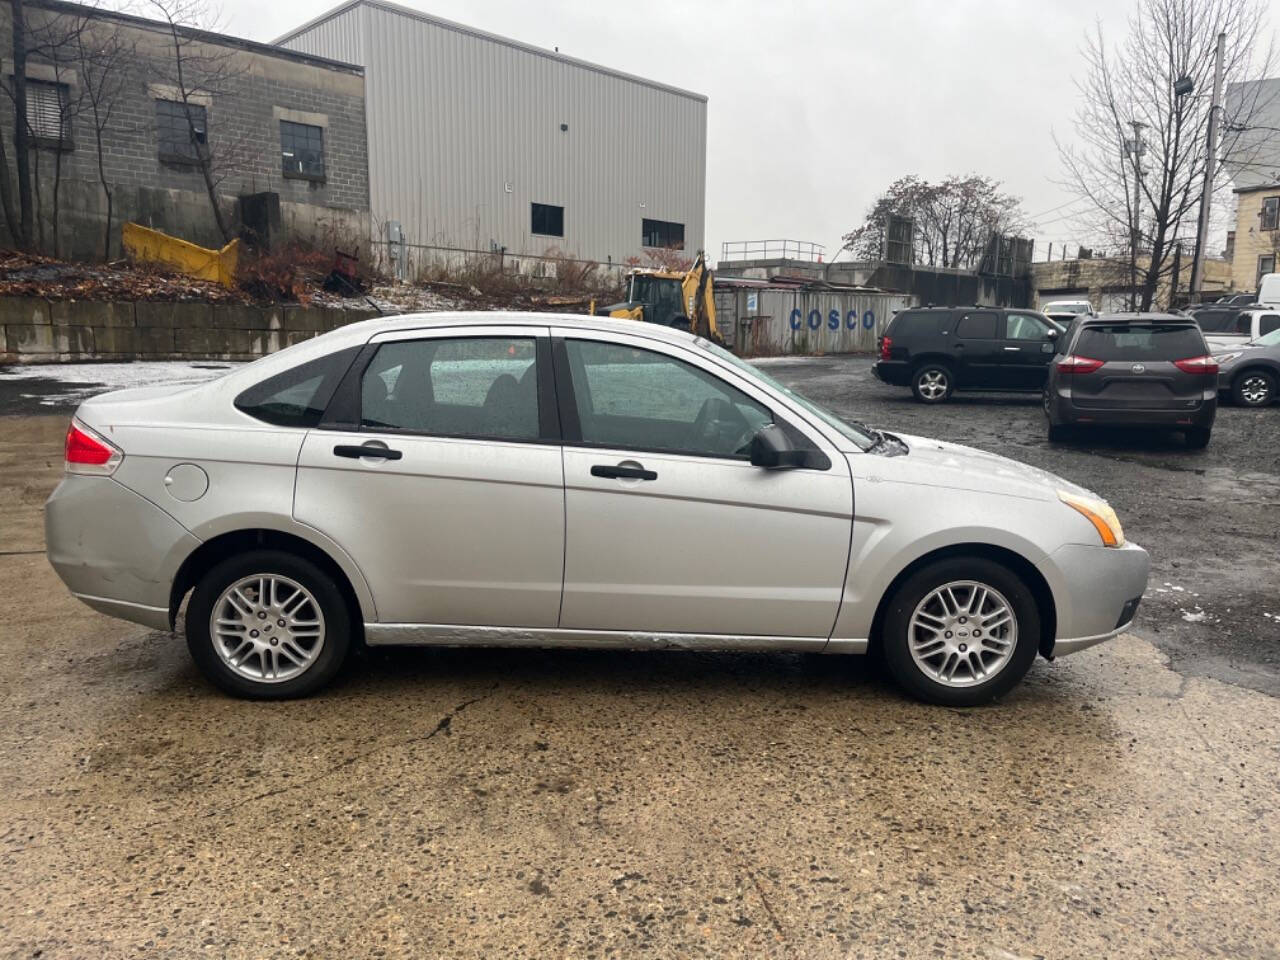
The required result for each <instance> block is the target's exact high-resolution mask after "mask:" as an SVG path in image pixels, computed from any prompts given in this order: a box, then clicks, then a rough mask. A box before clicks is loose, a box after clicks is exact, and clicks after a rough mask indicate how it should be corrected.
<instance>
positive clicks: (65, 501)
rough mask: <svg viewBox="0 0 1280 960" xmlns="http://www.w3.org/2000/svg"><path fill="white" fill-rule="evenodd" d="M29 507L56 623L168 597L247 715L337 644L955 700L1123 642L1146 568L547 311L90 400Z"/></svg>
mask: <svg viewBox="0 0 1280 960" xmlns="http://www.w3.org/2000/svg"><path fill="white" fill-rule="evenodd" d="M855 492H856V500H855ZM922 497H923V498H927V499H928V502H929V509H928V510H921V509H920V508H919V504H920V502H921V498H922ZM855 504H856V510H855ZM45 513H46V530H47V538H46V539H47V544H48V554H49V559H50V561H51V563H52V564H53V567H54V569H55V570H57V572H58V574H59V575H60V576H61V577H62V579H63V580H64V581H65V582H66V584H67V585H68V586H69V587H70V588H71V590H72V592H73V593H74V594H75V595H76V596H77V597H79V598H80V599H81V600H83V601H84V602H85V603H87V604H89V605H90V606H91V607H93V608H95V609H97V610H100V611H102V612H104V613H107V614H110V615H112V616H116V617H120V618H122V619H125V620H131V621H135V622H137V623H142V624H145V625H147V626H149V627H152V628H154V629H157V630H168V629H172V627H173V624H174V623H175V620H176V618H177V615H178V611H179V609H180V607H181V606H182V604H183V602H184V600H185V601H186V617H185V624H186V641H187V646H188V647H189V649H190V652H191V655H192V656H193V658H194V659H195V662H196V663H197V664H198V665H199V667H200V669H201V670H203V671H204V673H205V674H206V675H207V676H208V677H209V679H210V680H212V681H213V682H214V683H215V684H217V685H218V686H219V687H221V688H222V689H224V690H226V691H229V692H230V693H233V694H237V695H240V696H246V697H258V698H281V697H292V696H299V695H303V694H306V693H310V692H312V691H314V690H316V689H318V688H320V687H322V686H323V685H324V684H325V683H327V682H328V681H330V680H331V679H332V678H333V677H334V676H335V674H336V673H337V671H338V670H339V668H340V666H341V664H342V662H343V660H344V658H345V657H346V655H347V652H348V650H349V649H350V648H351V646H352V645H353V644H355V643H358V642H361V641H363V642H364V643H367V644H371V645H379V644H433V645H434V644H448V645H471V646H477V645H478V646H493V645H537V646H547V647H608V648H613V647H629V648H642V649H655V648H663V649H666V648H671V649H681V650H687V649H727V650H793V651H815V652H818V651H821V652H826V653H865V652H867V651H868V649H869V648H871V647H873V646H874V647H877V648H878V649H879V650H880V651H881V652H882V654H883V657H884V659H885V661H886V663H887V664H888V666H889V669H890V670H891V671H892V673H893V675H894V676H895V677H896V678H897V679H898V681H899V682H900V683H901V684H902V685H903V686H904V687H905V688H906V689H907V690H909V691H910V692H911V693H913V694H915V695H916V696H918V697H921V698H923V699H925V700H930V701H934V702H937V703H944V704H951V705H969V704H976V703H979V702H983V701H986V700H990V699H991V698H992V697H995V696H998V695H1000V694H1002V693H1004V692H1005V691H1007V690H1008V689H1010V688H1011V687H1012V686H1013V685H1014V684H1015V683H1017V681H1018V680H1019V678H1021V677H1022V675H1023V674H1024V673H1025V672H1026V671H1027V669H1028V667H1029V665H1030V663H1031V662H1032V660H1033V659H1034V658H1035V655H1036V653H1037V652H1039V653H1041V654H1043V655H1045V656H1047V657H1055V656H1060V655H1062V654H1066V653H1071V652H1073V651H1076V650H1080V649H1082V648H1084V647H1088V646H1090V645H1092V644H1095V643H1098V642H1099V641H1102V640H1105V639H1107V638H1109V637H1111V636H1114V635H1115V634H1116V633H1118V632H1119V631H1121V630H1123V629H1124V628H1125V627H1126V626H1128V624H1129V623H1130V622H1131V621H1132V620H1133V617H1134V614H1135V611H1136V609H1137V606H1138V602H1139V600H1140V599H1141V597H1142V593H1143V590H1144V588H1145V586H1146V582H1147V572H1148V559H1147V555H1146V553H1145V551H1143V550H1142V549H1141V548H1140V547H1138V546H1136V545H1134V544H1132V543H1127V542H1126V541H1125V538H1124V532H1123V530H1122V529H1121V526H1120V522H1119V521H1118V520H1117V518H1116V516H1115V513H1114V512H1113V511H1112V509H1111V508H1110V507H1109V506H1108V505H1107V504H1106V503H1105V502H1104V501H1102V500H1100V499H1099V498H1097V497H1096V496H1094V495H1093V494H1091V493H1089V492H1088V491H1086V490H1083V489H1081V488H1080V487H1077V486H1075V485H1073V484H1071V483H1070V482H1068V481H1066V480H1062V479H1060V478H1058V477H1055V476H1053V475H1051V474H1048V473H1045V472H1043V471H1041V470H1036V469H1034V468H1032V467H1028V466H1025V465H1023V464H1020V463H1016V462H1014V461H1011V460H1006V459H1004V458H1002V457H998V456H995V455H993V454H989V453H983V452H981V451H978V450H972V449H968V448H966V447H961V446H957V445H955V444H949V443H940V442H938V441H935V440H927V439H924V438H919V437H910V436H894V435H892V434H889V433H884V432H881V431H877V430H872V429H869V428H866V427H862V426H859V425H857V424H851V423H846V422H844V421H842V420H839V419H838V418H836V417H835V416H833V415H832V414H831V413H829V412H827V411H826V410H824V409H822V408H821V407H819V406H817V405H816V404H814V403H811V402H810V401H808V400H806V399H805V398H804V397H802V396H800V395H799V394H797V393H794V392H792V391H791V390H789V389H788V388H787V387H784V386H782V385H781V384H779V383H777V382H775V381H773V380H771V379H770V378H769V377H768V376H766V375H765V374H764V373H762V372H761V371H760V370H758V369H757V368H755V367H753V366H751V365H750V364H747V363H745V362H744V361H742V360H739V359H738V358H737V357H735V356H733V355H732V354H730V353H728V352H726V351H724V350H722V349H720V348H719V347H716V346H715V345H713V344H711V343H709V342H707V341H706V340H703V339H696V338H694V337H693V336H692V335H690V334H689V333H687V332H682V331H679V330H673V329H668V328H663V327H658V326H656V325H650V324H637V323H633V322H629V321H623V320H610V319H605V318H590V319H589V318H572V317H561V316H550V315H546V314H507V313H501V314H450V315H434V316H410V317H397V318H395V319H390V320H373V321H366V322H363V323H356V324H352V325H350V326H346V327H342V328H341V329H339V330H336V331H333V332H331V333H328V334H325V335H324V336H321V337H317V338H316V339H314V340H309V341H307V342H305V343H301V344H298V345H295V346H293V347H290V348H288V349H286V350H283V351H281V352H280V353H277V354H275V355H273V356H270V357H267V358H264V359H262V360H259V361H257V362H255V363H252V364H249V365H247V366H245V367H243V368H241V369H238V370H235V371H233V372H231V373H229V374H227V375H225V376H224V377H222V378H221V379H219V380H216V381H213V382H210V383H206V384H202V385H199V386H192V387H150V388H142V389H134V390H125V391H119V392H116V393H108V394H104V395H102V396H99V397H97V398H94V399H92V400H89V401H87V402H85V403H84V404H82V405H81V406H80V408H79V409H78V410H77V412H76V414H75V417H74V419H73V421H72V423H71V427H70V430H69V431H68V434H67V444H66V475H65V477H64V478H63V480H62V482H61V483H60V484H59V485H58V487H57V489H56V490H55V491H54V492H53V495H52V496H51V497H50V499H49V501H48V503H47V504H46V507H45Z"/></svg>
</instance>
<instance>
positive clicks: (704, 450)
mask: <svg viewBox="0 0 1280 960" xmlns="http://www.w3.org/2000/svg"><path fill="white" fill-rule="evenodd" d="M563 335H564V339H563V340H562V341H558V342H557V344H556V347H555V350H554V357H555V361H556V377H557V381H556V382H557V388H558V392H559V395H560V398H561V424H562V427H563V430H564V435H565V439H566V443H565V448H564V469H565V531H566V540H565V583H564V602H563V605H562V609H561V615H560V626H561V627H562V628H565V629H578V630H600V631H624V632H655V633H681V634H716V635H728V636H788V637H804V638H812V639H813V640H814V642H815V646H818V645H820V641H823V640H825V638H827V637H828V636H830V634H831V630H832V627H833V625H834V623H835V618H836V613H837V611H838V609H839V606H840V597H841V593H842V590H843V583H844V577H845V568H846V565H847V562H848V555H849V537H850V532H851V525H852V509H853V489H852V481H851V479H850V474H849V468H848V464H847V462H846V461H845V459H844V457H843V456H842V455H841V454H839V453H838V452H836V451H835V450H834V449H830V448H829V447H828V446H826V445H825V441H822V440H815V438H813V437H811V436H808V435H807V433H806V432H803V431H797V430H796V428H795V427H794V426H790V425H788V426H786V427H784V429H787V430H789V431H791V433H792V435H793V436H794V437H795V438H797V440H798V442H801V443H803V444H805V445H813V446H815V447H816V448H820V449H825V450H826V451H827V452H828V453H829V457H827V459H828V461H829V464H828V467H827V468H826V469H792V470H765V469H762V468H759V467H753V466H752V465H751V463H750V461H749V458H748V455H747V449H748V447H749V444H750V440H751V437H752V436H753V434H754V433H755V432H756V431H757V430H758V429H759V428H760V427H761V426H762V425H764V424H766V423H769V422H783V419H782V417H781V416H775V414H774V412H773V411H772V410H770V409H769V407H768V405H767V400H768V395H767V394H764V393H762V392H761V391H759V390H758V389H757V388H754V387H753V386H752V385H751V384H750V383H749V381H747V380H746V379H744V378H739V377H738V376H737V375H736V374H728V373H726V372H723V371H722V369H721V368H719V367H717V366H716V365H715V364H713V363H711V362H710V361H705V360H702V359H701V358H699V357H697V356H696V348H693V349H690V350H688V351H685V350H682V349H681V348H680V347H678V346H675V345H671V344H666V343H663V342H658V341H652V340H648V339H646V338H641V337H634V338H632V337H619V336H618V335H611V336H609V337H607V338H606V337H605V336H604V335H599V337H596V335H594V334H591V333H589V332H585V331H563ZM731 379H732V380H733V381H734V382H732V383H731V382H729V381H730V380H731Z"/></svg>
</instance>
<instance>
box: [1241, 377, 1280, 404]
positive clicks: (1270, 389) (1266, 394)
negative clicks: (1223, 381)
mask: <svg viewBox="0 0 1280 960" xmlns="http://www.w3.org/2000/svg"><path fill="white" fill-rule="evenodd" d="M1275 399H1276V377H1275V374H1273V373H1271V372H1270V371H1267V370H1245V371H1244V372H1243V373H1241V374H1240V375H1239V376H1238V377H1236V378H1235V380H1233V381H1232V383H1231V400H1232V402H1234V403H1236V404H1238V405H1239V406H1242V407H1265V406H1268V405H1269V404H1271V403H1274V402H1275Z"/></svg>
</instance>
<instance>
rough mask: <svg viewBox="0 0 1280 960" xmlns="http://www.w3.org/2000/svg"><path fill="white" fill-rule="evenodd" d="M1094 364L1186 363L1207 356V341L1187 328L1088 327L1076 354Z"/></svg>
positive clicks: (1176, 326)
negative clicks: (1118, 361) (1112, 361)
mask: <svg viewBox="0 0 1280 960" xmlns="http://www.w3.org/2000/svg"><path fill="white" fill-rule="evenodd" d="M1072 352H1073V353H1075V354H1077V355H1078V356H1082V357H1089V358H1091V359H1093V360H1105V361H1109V360H1152V361H1156V360H1185V359H1186V358H1188V357H1200V356H1204V355H1205V354H1206V353H1207V352H1208V350H1207V349H1206V348H1205V343H1204V337H1202V336H1201V335H1200V331H1199V330H1197V329H1196V328H1195V327H1191V326H1187V325H1185V324H1178V325H1173V324H1170V325H1167V326H1161V325H1153V324H1146V323H1144V324H1141V325H1138V324H1132V325H1130V324H1107V325H1102V326H1088V327H1085V328H1084V330H1082V331H1081V332H1080V339H1079V341H1078V342H1077V343H1076V345H1075V349H1074V350H1073V351H1072Z"/></svg>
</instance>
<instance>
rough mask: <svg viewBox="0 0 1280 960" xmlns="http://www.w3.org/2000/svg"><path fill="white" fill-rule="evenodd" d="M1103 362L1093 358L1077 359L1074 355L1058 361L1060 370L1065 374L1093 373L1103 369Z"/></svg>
mask: <svg viewBox="0 0 1280 960" xmlns="http://www.w3.org/2000/svg"><path fill="white" fill-rule="evenodd" d="M1102 364H1103V361H1101V360H1094V359H1093V358H1092V357H1077V356H1076V355H1075V354H1074V353H1073V354H1071V355H1070V356H1067V357H1063V358H1062V359H1061V360H1059V361H1058V369H1059V370H1060V371H1062V372H1063V373H1093V372H1094V371H1095V370H1101V369H1102Z"/></svg>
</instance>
